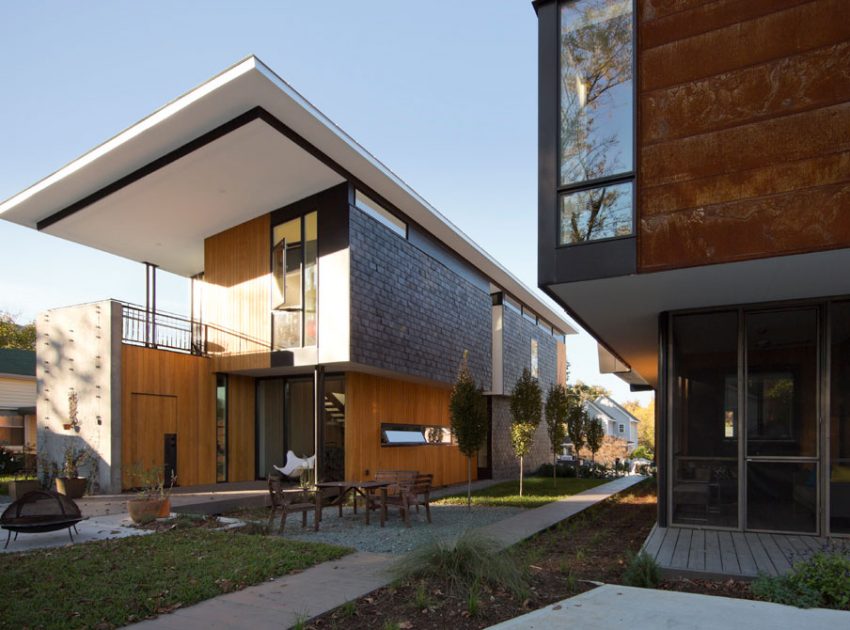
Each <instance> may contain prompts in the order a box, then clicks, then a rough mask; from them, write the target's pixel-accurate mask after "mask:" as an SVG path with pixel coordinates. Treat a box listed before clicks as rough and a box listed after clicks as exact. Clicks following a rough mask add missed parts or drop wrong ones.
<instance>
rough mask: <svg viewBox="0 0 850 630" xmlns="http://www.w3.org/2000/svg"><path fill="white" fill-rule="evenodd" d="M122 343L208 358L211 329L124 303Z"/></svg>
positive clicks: (170, 315) (177, 317)
mask: <svg viewBox="0 0 850 630" xmlns="http://www.w3.org/2000/svg"><path fill="white" fill-rule="evenodd" d="M120 304H121V308H122V332H121V341H122V342H123V343H126V344H129V345H133V346H144V347H146V348H156V349H160V350H170V351H172V352H183V353H185V354H193V355H196V356H207V337H208V327H207V325H206V324H202V323H199V322H196V321H192V320H191V319H187V318H185V317H181V316H180V315H174V314H172V313H165V312H163V311H160V310H156V311H154V310H152V309H146V308H145V307H144V306H138V305H136V304H129V303H127V302H121V303H120Z"/></svg>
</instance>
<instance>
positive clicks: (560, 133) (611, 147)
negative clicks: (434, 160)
mask: <svg viewBox="0 0 850 630" xmlns="http://www.w3.org/2000/svg"><path fill="white" fill-rule="evenodd" d="M534 4H535V8H536V10H537V14H538V21H539V66H538V68H539V113H540V115H539V156H540V162H539V232H538V233H539V244H538V253H539V261H538V263H539V264H538V268H539V285H540V286H541V288H542V289H543V290H544V291H545V292H546V293H547V294H549V295H550V296H551V297H552V298H554V299H555V300H556V301H558V302H559V303H560V304H561V305H562V306H564V307H565V308H566V309H567V310H568V311H569V312H570V313H572V314H573V315H574V316H575V319H576V321H578V322H580V323H581V324H582V325H583V326H586V327H587V329H588V330H589V331H591V332H592V334H593V335H594V336H595V337H596V338H597V340H598V341H599V362H600V368H601V369H602V371H604V372H610V373H615V374H618V375H619V376H620V377H621V378H623V379H624V380H625V381H626V382H627V383H630V384H631V386H632V389H633V390H655V391H656V410H657V416H656V431H657V435H656V446H657V462H658V475H659V476H658V479H659V484H658V490H659V497H658V498H659V500H658V508H659V509H658V523H659V526H661V527H666V526H671V527H672V526H696V527H699V528H703V529H705V528H716V529H727V530H733V531H769V532H792V533H795V534H820V535H832V536H837V535H848V534H850V273H848V270H850V81H848V77H847V72H846V69H847V68H848V65H850V19H848V12H847V9H848V6H847V3H846V2H841V1H838V0H813V1H810V2H739V3H721V2H657V1H654V0H650V1H647V2H631V1H629V0H573V1H567V2H556V1H554V0H550V1H546V0H537V2H535V3H534ZM694 539H695V540H696V535H695V536H694ZM668 540H669V539H668ZM700 540H702V538H700ZM705 540H706V541H708V540H709V536H708V535H706V536H705ZM714 540H716V538H714ZM686 552H687V549H686ZM677 553H678V546H677ZM692 557H693V555H692ZM724 566H725V562H724Z"/></svg>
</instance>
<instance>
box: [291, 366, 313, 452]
mask: <svg viewBox="0 0 850 630" xmlns="http://www.w3.org/2000/svg"><path fill="white" fill-rule="evenodd" d="M314 423H315V419H314V416H313V379H312V378H309V379H298V380H295V379H287V381H286V415H285V416H284V421H283V427H284V446H285V448H286V450H287V451H292V452H293V453H295V455H297V456H298V457H300V458H302V459H306V458H308V457H312V456H313V455H315V454H316V441H315V431H314Z"/></svg>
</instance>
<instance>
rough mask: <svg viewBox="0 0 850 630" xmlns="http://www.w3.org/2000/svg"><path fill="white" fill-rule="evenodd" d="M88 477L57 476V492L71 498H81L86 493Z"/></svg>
mask: <svg viewBox="0 0 850 630" xmlns="http://www.w3.org/2000/svg"><path fill="white" fill-rule="evenodd" d="M87 485H88V479H85V478H82V477H73V478H71V477H57V478H56V492H58V493H59V494H64V495H65V496H66V497H68V498H69V499H80V498H82V496H83V495H84V494H85V493H86V486H87Z"/></svg>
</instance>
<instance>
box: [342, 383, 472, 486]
mask: <svg viewBox="0 0 850 630" xmlns="http://www.w3.org/2000/svg"><path fill="white" fill-rule="evenodd" d="M449 393H450V390H449V389H448V388H442V387H434V386H430V385H423V384H419V383H411V382H408V381H400V380H395V379H389V378H384V377H380V376H373V375H371V374H363V373H360V372H349V373H348V374H347V375H346V384H345V395H346V402H345V477H346V479H370V478H372V477H374V476H375V471H377V470H379V469H382V470H418V471H419V472H422V473H433V474H434V484H435V485H438V486H442V485H447V484H452V483H459V482H461V481H466V457H464V456H463V455H461V453H460V451H459V450H458V449H457V447H456V446H392V447H382V446H381V423H382V422H391V423H394V424H432V425H442V426H446V427H447V426H449V425H450V421H449ZM476 469H477V462H476V461H473V462H472V474H473V479H474V478H475V477H474V475H475V473H476ZM367 471H368V472H367Z"/></svg>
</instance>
